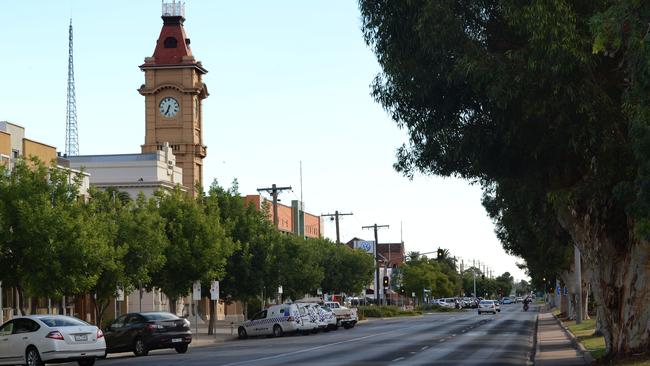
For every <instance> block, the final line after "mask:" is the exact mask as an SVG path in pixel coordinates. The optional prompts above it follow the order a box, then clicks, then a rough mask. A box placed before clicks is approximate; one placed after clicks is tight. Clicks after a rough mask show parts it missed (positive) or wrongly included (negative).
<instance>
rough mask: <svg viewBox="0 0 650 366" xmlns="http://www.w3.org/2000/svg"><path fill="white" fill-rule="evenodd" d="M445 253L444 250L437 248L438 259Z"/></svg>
mask: <svg viewBox="0 0 650 366" xmlns="http://www.w3.org/2000/svg"><path fill="white" fill-rule="evenodd" d="M444 255H445V252H444V250H442V249H441V248H438V259H442V257H443V256H444Z"/></svg>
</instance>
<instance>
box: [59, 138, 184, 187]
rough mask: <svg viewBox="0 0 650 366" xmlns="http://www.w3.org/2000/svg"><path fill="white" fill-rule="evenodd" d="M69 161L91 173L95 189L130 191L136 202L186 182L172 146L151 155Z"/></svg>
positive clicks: (81, 156) (86, 156)
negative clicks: (142, 194) (139, 198)
mask: <svg viewBox="0 0 650 366" xmlns="http://www.w3.org/2000/svg"><path fill="white" fill-rule="evenodd" d="M66 159H67V161H68V164H69V166H70V167H71V168H73V169H78V170H81V169H83V171H84V172H87V173H89V174H90V177H91V182H92V185H93V186H94V187H97V188H100V189H106V188H111V187H112V188H115V189H117V190H119V191H122V192H127V193H128V194H129V196H130V197H131V198H132V199H135V198H137V196H138V194H140V193H144V195H145V196H148V197H149V196H152V195H153V194H154V192H155V191H157V190H159V189H173V188H174V187H176V186H177V185H181V183H182V181H183V171H182V170H181V168H180V167H178V166H176V157H175V156H174V153H173V152H172V149H171V147H170V146H169V144H165V145H163V149H162V150H160V151H155V152H152V153H147V154H115V155H79V156H69V157H67V158H66ZM66 159H64V160H66ZM182 189H184V190H185V188H184V187H183V188H182Z"/></svg>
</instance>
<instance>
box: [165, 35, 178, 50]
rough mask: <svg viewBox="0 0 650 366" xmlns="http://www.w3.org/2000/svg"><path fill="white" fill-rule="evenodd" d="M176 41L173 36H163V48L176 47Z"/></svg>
mask: <svg viewBox="0 0 650 366" xmlns="http://www.w3.org/2000/svg"><path fill="white" fill-rule="evenodd" d="M177 44H178V41H177V40H176V38H174V37H167V38H165V48H176V46H177Z"/></svg>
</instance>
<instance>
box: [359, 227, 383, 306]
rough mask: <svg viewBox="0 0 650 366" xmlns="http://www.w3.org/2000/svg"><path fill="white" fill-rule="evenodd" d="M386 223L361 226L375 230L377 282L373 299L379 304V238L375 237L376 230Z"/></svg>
mask: <svg viewBox="0 0 650 366" xmlns="http://www.w3.org/2000/svg"><path fill="white" fill-rule="evenodd" d="M388 227H389V226H388V225H377V224H374V225H371V226H362V227H361V228H362V229H374V230H375V250H374V252H375V276H376V278H375V282H376V284H377V286H376V289H375V301H376V302H377V305H380V301H381V298H380V297H379V286H380V284H379V256H378V255H377V246H378V245H379V239H378V238H377V230H378V229H381V228H388Z"/></svg>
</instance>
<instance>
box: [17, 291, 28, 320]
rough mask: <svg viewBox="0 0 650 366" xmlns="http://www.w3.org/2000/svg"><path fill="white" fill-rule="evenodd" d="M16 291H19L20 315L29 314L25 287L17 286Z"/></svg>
mask: <svg viewBox="0 0 650 366" xmlns="http://www.w3.org/2000/svg"><path fill="white" fill-rule="evenodd" d="M16 291H18V308H19V310H20V315H29V314H27V308H26V307H25V291H24V290H23V287H22V286H20V285H18V286H16Z"/></svg>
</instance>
